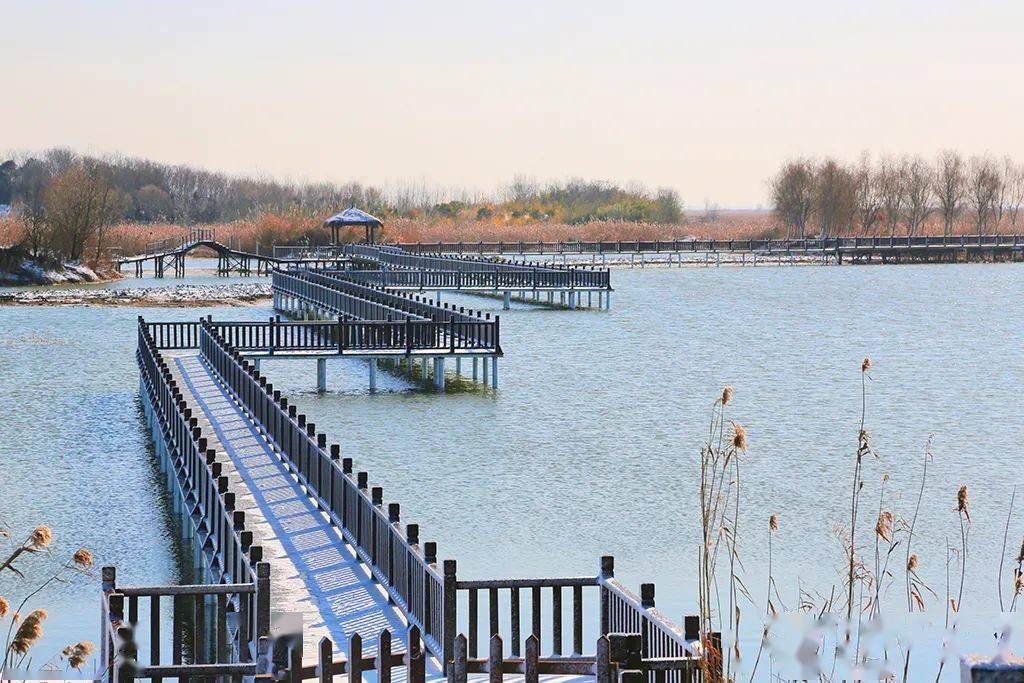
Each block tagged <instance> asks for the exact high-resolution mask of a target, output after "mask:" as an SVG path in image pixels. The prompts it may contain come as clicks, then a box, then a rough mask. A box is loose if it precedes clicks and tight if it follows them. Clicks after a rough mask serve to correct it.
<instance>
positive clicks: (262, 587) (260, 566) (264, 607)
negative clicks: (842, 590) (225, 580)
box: [250, 546, 270, 638]
mask: <svg viewBox="0 0 1024 683" xmlns="http://www.w3.org/2000/svg"><path fill="white" fill-rule="evenodd" d="M256 547H257V546H253V548H251V549H250V550H251V551H252V550H255V549H256ZM261 551H262V549H261ZM260 554H261V555H262V552H261V553H260ZM268 635H270V563H269V562H258V563H257V564H256V637H257V638H260V637H262V636H268Z"/></svg>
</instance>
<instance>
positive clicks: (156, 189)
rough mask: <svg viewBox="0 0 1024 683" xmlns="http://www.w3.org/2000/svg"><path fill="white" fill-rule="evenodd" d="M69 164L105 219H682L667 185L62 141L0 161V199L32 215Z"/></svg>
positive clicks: (178, 221)
mask: <svg viewBox="0 0 1024 683" xmlns="http://www.w3.org/2000/svg"><path fill="white" fill-rule="evenodd" d="M76 171H82V172H85V173H87V174H89V175H90V176H92V178H93V179H94V180H95V181H96V182H100V183H103V184H104V185H105V186H107V187H108V188H109V197H108V201H109V202H110V204H111V206H110V207H109V208H110V213H111V220H114V221H116V222H127V223H143V224H149V223H175V224H179V225H195V224H210V223H227V222H231V221H236V220H248V219H251V218H254V217H257V216H260V215H263V214H267V213H275V214H291V215H301V216H304V217H308V218H324V217H326V216H328V215H330V214H332V213H334V212H336V211H339V210H341V209H344V208H347V207H349V206H358V207H360V208H362V209H364V210H366V211H369V212H370V213H373V214H376V215H378V216H380V217H381V218H389V217H399V216H401V217H406V218H432V217H437V218H463V219H465V218H468V219H470V220H493V221H500V220H510V221H524V222H529V221H557V222H566V223H585V222H588V221H593V220H622V221H634V222H664V223H678V222H679V221H680V220H681V219H682V205H681V203H680V200H679V197H678V194H677V193H676V192H675V191H673V190H669V189H659V190H657V191H650V190H648V189H647V188H644V187H642V186H638V185H637V186H630V187H620V186H618V185H616V184H614V183H609V182H604V181H591V180H582V179H568V180H565V181H558V182H549V183H545V184H542V183H539V182H536V181H533V180H530V179H526V178H516V179H514V180H513V182H512V183H510V184H509V185H507V186H506V187H503V188H502V189H501V190H500V191H499V192H498V193H496V195H495V196H493V197H488V196H483V195H479V194H477V195H474V194H472V193H468V192H461V191H441V190H434V189H430V188H428V187H426V186H424V185H416V184H409V185H405V186H401V187H397V188H395V189H393V190H391V191H384V190H382V189H380V188H376V187H373V186H368V185H363V184H361V183H358V182H351V183H346V184H341V185H339V184H334V183H326V182H320V183H285V182H281V181H278V180H275V179H272V178H265V177H238V176H232V175H228V174H224V173H216V172H212V171H207V170H203V169H199V168H194V167H191V166H185V165H170V164H162V163H158V162H155V161H150V160H147V159H139V158H133V157H125V156H103V157H97V156H89V155H80V154H76V153H75V152H73V151H71V150H67V149H51V150H47V151H45V152H43V153H41V154H38V155H23V156H22V157H21V158H12V159H9V160H8V161H5V162H3V164H2V165H0V204H9V205H13V206H15V207H16V208H18V209H19V212H20V213H21V214H23V215H28V216H34V215H39V214H41V213H42V212H44V211H45V206H44V201H43V200H44V195H45V193H46V188H47V187H48V186H49V185H50V184H51V183H53V182H55V181H57V179H59V178H61V177H62V176H65V175H67V174H68V173H72V172H76Z"/></svg>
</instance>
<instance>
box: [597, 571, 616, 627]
mask: <svg viewBox="0 0 1024 683" xmlns="http://www.w3.org/2000/svg"><path fill="white" fill-rule="evenodd" d="M614 576H615V558H614V557H612V556H611V555H602V556H601V569H600V571H599V572H598V574H597V583H598V595H599V598H598V605H599V607H598V609H600V610H601V635H603V636H604V635H608V628H609V623H608V620H609V614H608V589H607V588H605V585H604V581H605V580H606V579H610V578H613V577H614Z"/></svg>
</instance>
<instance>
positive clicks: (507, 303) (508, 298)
mask: <svg viewBox="0 0 1024 683" xmlns="http://www.w3.org/2000/svg"><path fill="white" fill-rule="evenodd" d="M501 307H502V308H503V309H505V310H506V311H507V310H508V309H510V308H512V292H509V291H506V292H505V296H504V299H503V301H502V302H501Z"/></svg>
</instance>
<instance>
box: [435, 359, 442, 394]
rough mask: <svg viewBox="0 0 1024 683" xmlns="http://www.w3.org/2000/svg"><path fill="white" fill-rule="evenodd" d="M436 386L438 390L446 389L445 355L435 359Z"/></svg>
mask: <svg viewBox="0 0 1024 683" xmlns="http://www.w3.org/2000/svg"><path fill="white" fill-rule="evenodd" d="M434 386H435V387H437V390H438V391H444V356H438V357H437V358H435V359H434Z"/></svg>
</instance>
